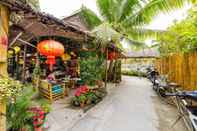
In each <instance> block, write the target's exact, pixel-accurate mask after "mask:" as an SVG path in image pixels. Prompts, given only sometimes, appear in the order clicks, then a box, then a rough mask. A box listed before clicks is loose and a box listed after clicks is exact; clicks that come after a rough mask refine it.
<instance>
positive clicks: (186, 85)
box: [155, 52, 197, 90]
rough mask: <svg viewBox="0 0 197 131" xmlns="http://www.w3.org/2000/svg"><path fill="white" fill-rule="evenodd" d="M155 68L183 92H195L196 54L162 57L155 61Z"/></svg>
mask: <svg viewBox="0 0 197 131" xmlns="http://www.w3.org/2000/svg"><path fill="white" fill-rule="evenodd" d="M155 66H156V68H157V70H158V71H159V73H160V74H165V75H168V79H169V80H170V81H171V82H176V83H178V84H179V85H181V87H183V89H184V90H197V52H192V53H187V54H173V55H171V56H167V57H162V58H159V59H157V60H156V61H155Z"/></svg>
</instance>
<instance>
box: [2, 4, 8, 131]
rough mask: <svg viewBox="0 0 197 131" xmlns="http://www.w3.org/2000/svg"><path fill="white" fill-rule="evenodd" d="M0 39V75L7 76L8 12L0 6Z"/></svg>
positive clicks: (3, 103) (3, 129) (3, 102)
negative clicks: (1, 39)
mask: <svg viewBox="0 0 197 131" xmlns="http://www.w3.org/2000/svg"><path fill="white" fill-rule="evenodd" d="M0 17H1V20H0V37H1V38H4V41H1V42H0V74H1V75H3V76H7V75H8V74H7V46H8V40H7V38H8V28H9V10H8V8H7V7H5V6H3V5H1V4H0ZM5 114H6V101H5V100H0V131H6V117H5Z"/></svg>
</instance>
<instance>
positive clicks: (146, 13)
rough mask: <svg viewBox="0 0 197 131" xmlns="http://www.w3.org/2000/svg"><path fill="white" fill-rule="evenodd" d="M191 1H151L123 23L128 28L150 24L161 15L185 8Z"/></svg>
mask: <svg viewBox="0 0 197 131" xmlns="http://www.w3.org/2000/svg"><path fill="white" fill-rule="evenodd" d="M191 1H193V0H150V2H148V4H146V5H145V6H144V7H142V8H139V9H136V10H138V11H137V12H135V13H134V14H131V15H130V16H129V17H127V18H126V19H125V20H124V21H123V22H122V23H123V24H124V25H126V26H135V25H137V26H141V25H145V24H149V23H150V22H151V20H152V19H153V18H154V17H155V16H156V15H158V14H159V13H161V12H165V13H169V12H170V11H172V10H175V9H177V8H181V7H183V6H184V4H185V3H186V2H191ZM195 1H196V0H195ZM193 2H194V1H193Z"/></svg>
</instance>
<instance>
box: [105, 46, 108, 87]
mask: <svg viewBox="0 0 197 131" xmlns="http://www.w3.org/2000/svg"><path fill="white" fill-rule="evenodd" d="M107 60H108V48H106V65H105V66H106V67H105V88H107V76H108V75H107V73H108V69H107Z"/></svg>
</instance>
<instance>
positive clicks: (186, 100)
mask: <svg viewBox="0 0 197 131" xmlns="http://www.w3.org/2000/svg"><path fill="white" fill-rule="evenodd" d="M166 96H169V97H175V98H176V105H177V109H178V111H179V113H180V117H179V119H181V118H183V121H184V123H185V125H186V127H187V129H188V131H197V105H194V102H197V91H177V92H176V93H166ZM179 119H178V120H179Z"/></svg>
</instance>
